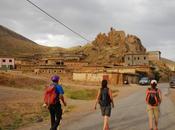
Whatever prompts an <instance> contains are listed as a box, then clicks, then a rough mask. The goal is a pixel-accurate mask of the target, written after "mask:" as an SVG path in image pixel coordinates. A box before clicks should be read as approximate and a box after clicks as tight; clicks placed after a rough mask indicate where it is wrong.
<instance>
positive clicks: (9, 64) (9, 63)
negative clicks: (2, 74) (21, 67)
mask: <svg viewBox="0 0 175 130" xmlns="http://www.w3.org/2000/svg"><path fill="white" fill-rule="evenodd" d="M14 67H15V60H14V58H0V69H5V70H7V69H14Z"/></svg>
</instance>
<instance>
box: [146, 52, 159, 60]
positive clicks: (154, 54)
mask: <svg viewBox="0 0 175 130" xmlns="http://www.w3.org/2000/svg"><path fill="white" fill-rule="evenodd" d="M147 54H148V59H149V61H155V60H160V59H161V52H160V51H149V52H147Z"/></svg>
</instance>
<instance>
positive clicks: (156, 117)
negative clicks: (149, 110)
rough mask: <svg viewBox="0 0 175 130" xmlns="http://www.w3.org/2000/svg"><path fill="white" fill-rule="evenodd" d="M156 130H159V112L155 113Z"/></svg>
mask: <svg viewBox="0 0 175 130" xmlns="http://www.w3.org/2000/svg"><path fill="white" fill-rule="evenodd" d="M154 121H155V130H158V121H159V110H157V111H156V110H155V111H154Z"/></svg>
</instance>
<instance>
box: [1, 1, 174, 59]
mask: <svg viewBox="0 0 175 130" xmlns="http://www.w3.org/2000/svg"><path fill="white" fill-rule="evenodd" d="M31 1H32V2H34V3H35V4H37V5H38V6H40V7H41V8H42V9H44V10H45V11H47V12H48V13H49V14H51V15H52V16H54V17H56V18H57V19H58V20H60V21H61V22H63V23H64V24H66V25H67V26H69V27H70V28H72V29H73V30H75V31H77V32H78V33H80V34H81V35H83V36H84V37H86V38H87V39H88V40H90V41H92V40H93V39H94V38H95V36H96V35H97V34H98V33H99V32H106V33H107V32H108V31H109V29H110V27H114V28H115V29H117V30H124V31H125V32H126V33H129V34H134V35H137V36H138V37H139V38H140V39H141V41H142V44H143V45H144V46H145V47H146V48H147V50H160V51H161V52H162V56H164V57H166V58H169V59H172V60H175V54H174V53H175V51H174V50H175V0H31ZM0 24H1V25H4V26H6V27H8V28H10V29H12V30H14V31H16V32H18V33H20V34H22V35H24V36H25V37H27V38H29V39H31V40H33V41H35V42H37V43H39V44H42V45H46V46H59V47H72V46H77V45H83V44H86V43H87V42H86V41H85V40H83V39H81V38H80V37H78V36H77V35H75V34H73V33H72V32H70V31H69V30H68V29H66V28H65V27H63V26H62V25H60V24H58V23H56V22H55V21H54V20H52V19H51V18H49V17H47V16H46V15H44V14H43V13H42V12H40V11H39V10H38V9H36V8H35V7H34V6H32V5H31V4H29V3H28V2H27V1H26V0H0Z"/></svg>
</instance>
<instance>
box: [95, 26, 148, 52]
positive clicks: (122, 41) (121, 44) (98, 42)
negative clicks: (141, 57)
mask: <svg viewBox="0 0 175 130" xmlns="http://www.w3.org/2000/svg"><path fill="white" fill-rule="evenodd" d="M92 44H93V45H94V46H95V47H97V48H99V49H103V48H106V47H111V48H113V47H114V48H117V47H118V48H120V49H121V50H122V51H124V52H126V53H127V52H134V53H135V52H138V53H139V52H145V51H146V49H145V48H144V47H143V45H142V43H141V40H140V39H139V38H138V37H137V36H134V35H129V34H128V35H127V36H126V34H125V32H124V31H116V30H115V29H113V28H111V30H110V32H109V33H108V34H105V33H99V34H98V35H97V37H96V38H95V40H94V41H93V42H92Z"/></svg>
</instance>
